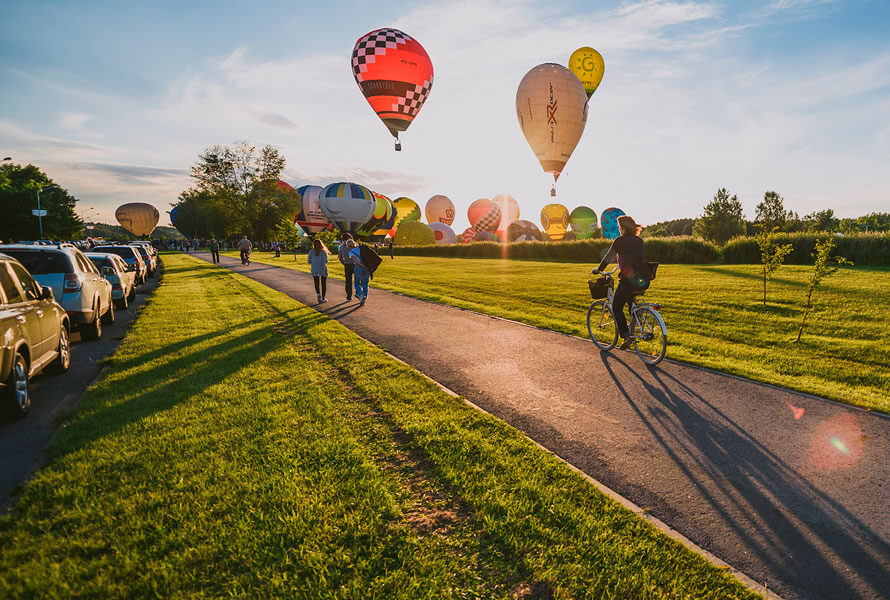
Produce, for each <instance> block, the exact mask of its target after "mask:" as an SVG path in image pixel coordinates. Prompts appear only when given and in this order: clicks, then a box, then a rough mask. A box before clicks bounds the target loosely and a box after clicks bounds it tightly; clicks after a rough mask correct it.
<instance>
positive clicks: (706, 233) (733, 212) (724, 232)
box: [692, 188, 745, 244]
mask: <svg viewBox="0 0 890 600" xmlns="http://www.w3.org/2000/svg"><path fill="white" fill-rule="evenodd" d="M692 231H693V233H694V234H695V235H697V236H700V237H702V238H704V239H706V240H711V241H713V242H715V243H717V244H725V243H726V242H727V241H729V240H730V239H731V238H732V237H734V236H736V235H743V234H744V233H745V219H744V215H743V214H742V203H741V202H739V199H738V197H737V196H735V195H733V196H732V197H730V195H729V192H728V191H726V188H720V189H719V190H717V193H716V194H715V195H714V199H713V200H711V201H710V202H709V203H708V204H707V205H706V206H705V211H704V214H703V215H702V216H700V217H699V218H698V219H697V220H696V221H695V225H694V226H693V229H692Z"/></svg>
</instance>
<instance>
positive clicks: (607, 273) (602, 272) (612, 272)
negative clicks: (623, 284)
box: [590, 265, 618, 275]
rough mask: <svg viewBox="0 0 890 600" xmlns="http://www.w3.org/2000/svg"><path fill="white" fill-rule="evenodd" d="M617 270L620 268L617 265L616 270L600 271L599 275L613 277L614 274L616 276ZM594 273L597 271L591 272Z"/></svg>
mask: <svg viewBox="0 0 890 600" xmlns="http://www.w3.org/2000/svg"><path fill="white" fill-rule="evenodd" d="M617 270H618V266H617V265H616V266H615V268H614V269H612V270H611V271H599V274H600V275H612V274H614V273H615V272H616V271H617ZM594 271H596V269H593V270H592V271H590V272H591V273H593V272H594Z"/></svg>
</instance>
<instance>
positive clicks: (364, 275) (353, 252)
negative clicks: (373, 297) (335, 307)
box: [346, 240, 371, 306]
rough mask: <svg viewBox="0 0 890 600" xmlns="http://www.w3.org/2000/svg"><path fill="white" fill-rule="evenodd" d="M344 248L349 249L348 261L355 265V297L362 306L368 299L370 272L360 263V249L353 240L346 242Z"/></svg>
mask: <svg viewBox="0 0 890 600" xmlns="http://www.w3.org/2000/svg"><path fill="white" fill-rule="evenodd" d="M346 246H347V248H349V260H351V261H352V264H353V265H355V271H354V278H355V296H356V298H358V301H359V305H360V306H364V305H365V301H366V300H367V299H368V280H370V279H371V272H370V271H368V269H367V268H366V267H365V265H364V263H362V255H361V252H360V248H359V247H358V245H357V244H356V243H355V242H354V241H353V240H346Z"/></svg>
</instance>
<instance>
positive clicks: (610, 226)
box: [600, 207, 624, 240]
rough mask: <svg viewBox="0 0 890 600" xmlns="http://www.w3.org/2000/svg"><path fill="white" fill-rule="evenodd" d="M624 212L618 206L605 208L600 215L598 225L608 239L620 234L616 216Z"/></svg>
mask: <svg viewBox="0 0 890 600" xmlns="http://www.w3.org/2000/svg"><path fill="white" fill-rule="evenodd" d="M623 214H624V211H623V210H621V209H620V208H614V207H612V208H607V209H606V210H604V211H603V214H602V215H600V226H601V227H602V228H603V236H604V237H605V238H606V239H608V240H614V239H615V238H617V237H618V236H619V235H621V230H620V229H619V228H618V217H620V216H621V215H623Z"/></svg>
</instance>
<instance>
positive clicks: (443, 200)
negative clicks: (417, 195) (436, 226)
mask: <svg viewBox="0 0 890 600" xmlns="http://www.w3.org/2000/svg"><path fill="white" fill-rule="evenodd" d="M424 213H426V222H427V223H429V224H430V225H432V224H433V223H444V224H445V225H451V224H452V223H454V204H453V203H452V202H451V200H450V199H449V198H448V196H442V195H441V194H439V195H436V196H433V197H432V198H430V199H429V200H427V201H426V208H425V209H424Z"/></svg>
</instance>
